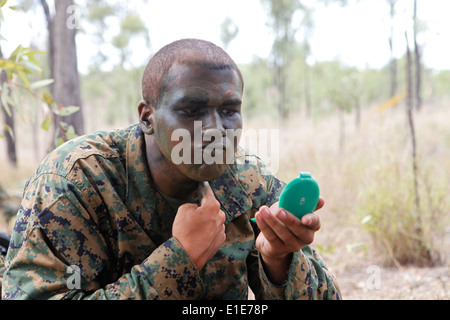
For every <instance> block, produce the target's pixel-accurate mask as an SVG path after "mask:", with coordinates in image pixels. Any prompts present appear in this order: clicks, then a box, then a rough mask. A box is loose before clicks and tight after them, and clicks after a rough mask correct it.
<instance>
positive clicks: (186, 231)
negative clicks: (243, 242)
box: [172, 184, 226, 270]
mask: <svg viewBox="0 0 450 320" xmlns="http://www.w3.org/2000/svg"><path fill="white" fill-rule="evenodd" d="M204 191H205V194H204V196H203V199H202V201H201V203H200V206H199V205H197V204H194V203H186V204H184V205H182V206H180V207H179V208H178V212H177V215H176V217H175V220H174V222H173V226H172V235H173V236H174V237H175V238H176V239H177V240H178V242H179V243H180V244H181V245H182V246H183V248H184V250H186V252H187V253H188V254H189V257H190V258H191V260H192V261H193V262H194V263H195V265H196V266H197V268H198V269H199V270H200V269H202V268H203V266H204V265H205V264H206V262H207V261H208V260H209V259H211V258H212V257H213V256H214V255H215V254H216V252H217V251H218V250H219V248H220V247H221V246H222V245H223V243H224V242H225V239H226V235H225V224H224V223H225V213H224V212H223V211H222V210H220V203H219V201H217V200H216V198H215V197H214V193H213V191H212V189H211V187H210V186H209V184H207V186H206V188H205V190H204Z"/></svg>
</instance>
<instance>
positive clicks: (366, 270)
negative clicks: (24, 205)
mask: <svg viewBox="0 0 450 320" xmlns="http://www.w3.org/2000/svg"><path fill="white" fill-rule="evenodd" d="M448 119H450V103H447V104H446V107H444V106H442V105H441V106H425V108H424V110H422V111H421V112H420V113H417V114H416V116H415V120H416V130H417V143H418V164H419V177H418V183H419V195H420V206H419V208H417V207H416V206H415V201H414V190H413V188H412V185H413V184H412V181H413V180H412V175H411V172H412V169H411V144H410V140H409V131H408V127H407V120H406V113H405V110H404V106H402V105H400V106H398V107H396V108H393V109H389V110H387V111H384V112H382V113H377V112H373V111H372V110H366V111H364V112H363V113H362V116H361V122H360V124H359V126H356V125H355V120H354V116H353V115H347V116H346V118H345V124H346V127H345V139H344V144H343V146H342V145H340V144H339V141H340V138H339V137H340V134H339V132H340V131H339V119H338V118H337V117H336V116H329V117H326V118H322V119H320V120H314V119H306V118H304V117H302V116H300V115H298V116H292V117H291V118H290V121H288V123H285V124H284V125H283V127H282V129H280V130H279V137H280V142H279V152H278V153H277V155H278V158H277V161H278V171H277V175H278V176H279V177H280V178H282V179H283V180H285V181H289V180H291V179H293V178H294V177H296V176H297V175H298V173H299V172H300V171H309V172H311V173H312V174H313V176H314V177H315V178H316V180H317V181H318V183H319V185H320V189H321V194H322V196H323V197H324V198H325V200H326V205H325V207H324V208H323V209H321V210H320V211H319V213H320V215H321V218H322V229H321V230H320V231H319V232H318V234H317V235H316V239H315V243H314V245H315V246H316V248H317V249H318V250H319V251H320V252H321V254H322V256H323V257H324V259H325V261H326V262H327V264H328V265H329V267H330V269H331V270H332V271H333V272H334V273H335V274H336V275H337V277H338V280H339V283H340V286H341V290H342V294H343V297H344V298H352V299H449V298H450V289H449V288H448V283H449V278H450V273H449V257H448V254H449V250H448V248H450V214H449V213H450V198H449V197H447V190H448V189H449V188H450V162H449V161H448V159H450V126H449V125H448ZM245 128H255V129H258V128H260V129H267V128H279V127H278V123H273V121H272V119H269V118H265V117H264V116H261V117H260V118H258V119H251V120H249V121H247V122H246V127H245ZM23 135H25V133H23V134H19V135H18V136H19V137H18V139H19V140H20V138H23ZM44 140H45V139H44ZM20 141H22V142H21V143H20V145H19V156H20V159H21V160H20V164H19V167H18V168H17V169H12V168H10V167H9V166H8V165H7V163H6V160H5V157H4V154H3V152H2V153H0V184H1V185H3V186H4V187H5V189H6V190H7V192H8V194H9V195H15V194H17V195H19V196H20V193H21V192H22V188H23V186H24V183H25V181H26V179H27V178H28V177H29V176H30V175H31V173H32V172H33V171H34V169H35V168H36V166H37V164H38V162H39V161H40V159H41V158H42V156H43V154H45V152H43V151H39V150H36V148H33V141H31V140H30V141H27V140H26V139H22V140H20ZM0 144H1V145H0V147H1V148H4V146H3V143H1V142H0ZM41 149H42V147H41ZM11 227H12V224H11V223H10V224H8V222H7V221H6V219H5V215H4V214H1V212H0V230H1V231H9V230H10V228H11ZM417 252H422V253H421V254H417ZM423 252H425V253H426V254H424V253H423ZM408 259H409V260H408ZM407 262H414V264H412V265H411V264H407ZM419 266H420V267H419Z"/></svg>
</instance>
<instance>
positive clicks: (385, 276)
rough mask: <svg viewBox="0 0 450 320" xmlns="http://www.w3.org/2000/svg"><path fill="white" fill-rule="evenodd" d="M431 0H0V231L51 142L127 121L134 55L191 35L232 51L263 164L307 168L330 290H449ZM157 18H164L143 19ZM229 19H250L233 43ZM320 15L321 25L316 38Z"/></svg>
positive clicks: (446, 180)
mask: <svg viewBox="0 0 450 320" xmlns="http://www.w3.org/2000/svg"><path fill="white" fill-rule="evenodd" d="M363 2H364V4H363ZM431 2H433V4H430V1H423V0H422V1H421V0H414V1H412V0H365V1H357V0H353V1H352V0H348V1H346V0H317V1H312V0H303V1H300V0H259V1H258V0H254V1H248V2H246V5H244V6H242V5H240V4H242V2H237V1H219V0H217V1H208V2H205V1H200V0H196V1H189V2H186V1H185V2H183V1H176V0H171V1H162V0H159V1H158V0H154V1H152V0H138V1H132V2H131V1H112V0H92V1H82V0H80V1H73V0H58V1H51V0H41V1H32V0H17V1H13V0H9V1H5V0H2V1H0V4H1V5H2V11H1V13H2V15H1V16H0V19H1V20H0V21H1V22H0V34H1V36H2V37H1V39H0V49H1V50H0V55H1V59H0V68H1V70H2V77H1V87H0V89H1V104H2V107H1V108H0V109H1V113H0V114H1V116H0V121H1V123H2V126H3V131H4V132H3V134H1V137H2V139H0V147H1V148H2V149H1V152H0V231H1V232H4V233H7V234H9V233H10V232H11V229H12V226H13V223H14V215H15V214H16V212H17V207H18V202H19V201H20V196H21V193H22V191H23V187H24V185H25V183H26V181H27V179H28V178H29V176H30V175H31V174H32V172H33V171H34V170H35V169H36V167H37V166H38V164H39V162H40V161H41V160H42V159H43V157H44V156H45V155H46V154H47V153H48V152H49V151H50V150H51V149H53V148H54V147H56V146H58V145H59V144H61V143H63V142H64V141H67V140H68V139H72V138H75V137H76V136H77V135H82V134H84V133H90V132H93V131H96V130H106V129H110V128H115V127H124V126H127V125H129V124H131V123H135V122H137V104H138V102H139V100H140V99H141V84H140V81H141V76H142V72H143V69H144V68H145V65H146V63H147V61H148V59H149V58H150V57H151V55H152V54H153V53H155V52H156V51H157V50H158V49H159V48H160V47H161V46H162V45H164V44H167V43H169V42H171V41H173V40H176V39H178V38H182V37H197V38H203V39H206V40H211V41H213V42H215V43H216V44H218V45H221V46H222V47H223V48H225V49H226V50H227V51H228V52H229V53H230V55H231V56H232V57H233V58H234V57H235V56H236V58H235V60H236V61H237V63H238V64H239V67H240V69H241V71H242V73H243V75H244V79H245V92H244V103H243V115H244V125H245V127H244V129H250V130H252V129H254V130H255V131H256V132H264V131H263V130H275V131H276V132H277V133H279V141H276V143H277V145H278V152H277V154H276V155H273V154H272V155H269V156H270V157H273V156H276V157H277V161H278V170H277V175H278V176H279V177H280V178H282V179H283V180H285V181H289V180H291V179H293V178H294V177H296V176H297V175H298V173H299V172H300V171H309V172H311V173H312V174H313V176H314V177H315V178H316V180H317V181H318V183H319V186H320V189H321V194H322V196H323V197H324V198H325V199H326V206H325V207H324V208H323V209H322V210H321V212H320V214H321V217H322V225H323V227H322V229H321V230H320V231H319V233H318V234H317V236H316V239H315V243H314V245H315V247H316V249H317V250H318V251H319V252H320V253H321V254H322V256H323V257H324V259H325V260H326V261H327V263H328V264H329V266H330V268H331V270H332V271H333V272H334V273H335V274H336V275H337V277H338V280H339V283H340V285H341V289H342V291H343V292H342V293H343V296H344V298H354V299H448V298H449V297H450V292H449V291H448V290H449V288H448V282H449V281H448V280H449V277H450V273H449V248H450V246H449V245H450V215H449V213H450V199H449V197H448V196H447V192H448V190H449V187H450V161H448V160H449V159H450V126H449V125H448V122H449V120H450V67H449V66H450V63H449V62H448V61H446V59H443V60H442V61H443V62H442V63H441V64H439V62H438V60H439V59H438V58H437V57H439V55H433V53H436V52H438V53H439V52H441V51H443V52H444V53H445V50H446V49H445V47H444V46H445V44H446V42H448V40H449V37H448V36H449V35H448V34H447V33H446V32H447V31H446V30H444V29H443V28H442V25H441V24H440V23H441V22H440V20H439V19H438V17H440V16H441V15H440V14H439V12H445V10H444V9H443V8H441V7H440V6H439V4H440V5H443V4H444V3H445V1H444V0H441V1H438V0H435V1H431ZM162 3H165V5H166V7H164V6H163V5H162ZM186 3H189V5H187V4H186ZM363 5H364V6H363ZM429 7H433V8H434V11H433V10H431V9H430V8H429ZM221 8H222V9H223V11H222V14H221V15H217V14H216V15H214V14H213V13H214V12H216V11H220V9H221ZM371 9H372V10H373V9H376V10H373V15H372V17H371V18H370V19H368V18H367V16H364V17H365V18H362V16H363V11H364V10H365V11H366V14H367V10H371ZM430 12H431V14H430ZM180 13H181V14H180ZM325 13H328V14H332V16H333V17H338V20H337V21H340V22H339V23H338V24H332V23H331V22H329V21H326V15H325ZM425 13H426V14H425ZM155 16H160V17H163V19H164V20H165V21H168V22H167V23H165V24H163V23H162V22H161V23H160V24H159V25H155V24H153V25H152V24H151V23H150V22H151V20H152V19H151V17H155ZM369 16H370V15H369ZM181 17H188V19H187V20H183V19H182V18H181ZM217 17H220V18H219V19H218V18H217ZM243 17H244V18H246V19H247V20H248V19H249V18H250V17H253V18H254V19H252V23H251V24H254V26H253V27H254V28H257V30H258V31H257V32H255V33H254V34H253V35H252V36H253V39H252V41H248V40H247V43H245V40H243V37H240V36H241V35H242V34H243V32H244V31H245V30H247V29H245V28H248V26H246V25H244V22H243V21H245V19H244V18H243ZM154 19H155V20H156V18H154ZM339 19H340V20H339ZM365 19H366V20H367V21H366V20H365ZM333 21H336V20H333ZM333 23H335V22H333ZM341 23H342V24H347V25H350V26H351V27H350V28H349V29H343V28H340V24H341ZM190 24H193V25H198V26H200V27H199V28H197V29H194V30H193V31H189V32H187V31H186V30H185V29H189V28H188V27H187V25H190ZM247 24H248V23H247ZM366 24H372V30H375V31H374V33H373V34H371V33H369V32H368V31H366V30H368V29H366ZM374 24H375V25H376V28H373V25H374ZM324 25H325V26H326V27H325V28H324ZM184 27H185V28H184ZM155 29H156V30H155ZM324 29H325V30H326V31H325V33H330V34H332V35H333V36H334V38H328V40H327V43H325V44H322V47H320V45H319V44H318V43H317V38H320V32H324V31H323V30H324ZM205 30H208V31H209V33H204V31H205ZM343 30H347V31H348V30H350V31H351V32H344V31H343ZM358 32H359V34H361V33H362V35H363V38H362V39H366V38H373V39H372V42H370V41H368V42H367V41H362V40H361V38H357V37H356V35H357V34H358ZM380 35H381V36H382V37H385V39H384V43H383V42H381V43H382V45H380V42H376V41H375V37H376V38H377V39H379V38H380ZM431 39H434V40H435V41H431ZM436 39H437V41H436ZM366 40H367V39H366ZM248 42H250V47H254V48H253V49H254V51H253V52H252V53H251V54H249V53H247V56H245V55H242V52H243V51H245V50H247V49H245V50H244V45H245V46H246V47H248V46H249V43H248ZM370 43H373V44H375V45H373V46H370V45H369V44H370ZM436 43H437V44H438V45H436ZM439 44H441V45H442V47H440V46H439ZM349 50H350V51H351V53H352V54H348V52H349ZM255 52H256V53H255ZM327 54H328V55H327ZM441 56H442V54H441ZM371 57H375V58H376V59H375V61H376V62H373V61H372V60H370V59H371ZM365 59H366V60H365ZM258 130H259V131H258ZM255 151H256V152H258V150H255ZM266 160H268V161H270V158H269V159H266Z"/></svg>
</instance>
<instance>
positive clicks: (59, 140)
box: [56, 138, 65, 147]
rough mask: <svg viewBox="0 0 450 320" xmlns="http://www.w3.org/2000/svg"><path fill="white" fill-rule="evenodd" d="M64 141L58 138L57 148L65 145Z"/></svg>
mask: <svg viewBox="0 0 450 320" xmlns="http://www.w3.org/2000/svg"><path fill="white" fill-rule="evenodd" d="M64 142H65V141H64V139H63V138H58V140H56V146H57V147H59V146H60V145H62V144H63V143H64Z"/></svg>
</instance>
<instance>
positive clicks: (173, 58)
mask: <svg viewBox="0 0 450 320" xmlns="http://www.w3.org/2000/svg"><path fill="white" fill-rule="evenodd" d="M192 62H195V63H200V64H206V65H208V66H210V67H212V68H215V69H219V70H221V69H228V68H232V69H234V70H236V72H237V73H238V75H239V77H240V79H241V83H242V85H243V84H244V81H243V78H242V74H241V72H240V70H239V68H238V66H237V65H236V63H235V62H234V61H233V59H231V57H230V56H229V55H228V53H226V52H225V51H224V50H223V49H222V48H220V47H219V46H217V45H215V44H214V43H212V42H209V41H205V40H199V39H181V40H177V41H174V42H172V43H170V44H168V45H166V46H164V47H163V48H161V49H160V50H159V51H158V52H157V53H156V54H155V55H154V56H153V57H152V58H151V59H150V61H149V62H148V64H147V67H146V68H145V71H144V74H143V77H142V97H143V99H144V100H145V103H147V104H149V105H152V106H153V107H155V108H156V107H157V105H158V103H159V97H160V96H161V89H162V88H163V79H164V77H165V76H166V74H167V73H168V72H169V69H170V67H171V66H172V65H173V64H174V63H182V64H183V63H192Z"/></svg>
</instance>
